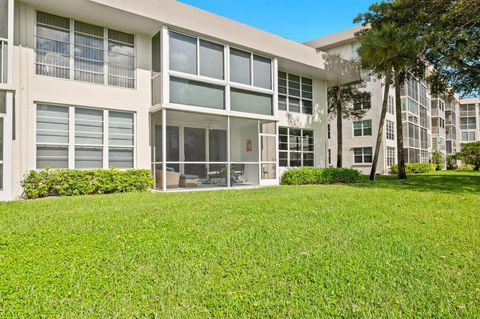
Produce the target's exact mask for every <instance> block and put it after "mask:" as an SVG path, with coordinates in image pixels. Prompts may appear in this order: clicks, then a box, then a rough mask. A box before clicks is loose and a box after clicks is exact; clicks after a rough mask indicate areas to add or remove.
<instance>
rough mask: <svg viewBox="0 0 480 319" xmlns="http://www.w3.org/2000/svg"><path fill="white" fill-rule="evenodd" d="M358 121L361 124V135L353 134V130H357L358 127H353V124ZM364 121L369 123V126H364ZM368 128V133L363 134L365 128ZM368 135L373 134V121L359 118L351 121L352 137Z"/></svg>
mask: <svg viewBox="0 0 480 319" xmlns="http://www.w3.org/2000/svg"><path fill="white" fill-rule="evenodd" d="M356 123H360V124H361V128H360V130H361V132H362V134H361V135H355V130H358V128H357V129H356V128H355V124H356ZM365 123H370V127H365ZM368 129H370V134H365V130H368ZM368 136H373V121H372V120H359V121H353V122H352V137H353V138H358V137H368Z"/></svg>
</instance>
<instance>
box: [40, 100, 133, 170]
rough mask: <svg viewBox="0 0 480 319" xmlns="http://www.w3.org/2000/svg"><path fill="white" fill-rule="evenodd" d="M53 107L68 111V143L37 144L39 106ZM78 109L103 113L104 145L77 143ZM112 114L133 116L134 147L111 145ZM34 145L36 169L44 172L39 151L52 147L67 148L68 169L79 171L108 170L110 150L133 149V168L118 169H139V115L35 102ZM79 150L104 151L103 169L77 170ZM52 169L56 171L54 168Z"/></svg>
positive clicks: (123, 111) (112, 110) (122, 111)
mask: <svg viewBox="0 0 480 319" xmlns="http://www.w3.org/2000/svg"><path fill="white" fill-rule="evenodd" d="M40 105H43V106H53V107H62V108H65V109H67V110H68V113H67V114H68V132H67V134H68V142H67V143H48V142H37V131H38V125H37V123H38V114H37V113H38V112H37V110H38V106H40ZM76 109H87V110H95V111H102V116H103V122H102V127H103V133H102V139H103V142H102V144H101V145H100V144H90V143H85V144H84V143H77V142H76V128H75V125H76V118H75V114H76V112H75V111H76ZM110 112H114V113H127V114H131V115H132V120H133V123H132V129H133V145H122V146H117V145H110V142H109V137H110V124H109V117H110ZM34 132H35V133H34V141H35V142H34V143H33V154H34V158H35V169H36V170H43V169H44V168H39V167H38V157H37V149H38V147H39V146H40V147H41V146H47V147H48V146H50V147H66V148H67V158H68V167H67V168H68V169H78V170H95V169H108V168H109V167H110V157H109V151H110V149H112V148H114V149H119V148H123V149H127V148H128V149H132V167H130V168H116V169H119V170H128V169H136V168H137V156H136V154H137V113H136V112H133V111H125V110H116V109H104V108H95V107H88V106H77V105H75V106H73V105H65V104H58V103H45V102H35V129H34ZM77 148H98V149H102V167H101V168H76V165H75V162H76V156H75V153H76V149H77ZM52 169H55V168H54V167H52Z"/></svg>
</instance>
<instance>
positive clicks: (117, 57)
mask: <svg viewBox="0 0 480 319" xmlns="http://www.w3.org/2000/svg"><path fill="white" fill-rule="evenodd" d="M72 40H73V42H72ZM35 49H36V50H35V51H36V73H37V74H39V75H46V76H52V77H57V78H63V79H74V80H77V81H82V82H90V83H97V84H107V85H111V86H117V87H124V88H134V87H135V78H136V74H135V73H136V72H135V70H136V64H135V63H136V57H135V37H134V35H132V34H128V33H124V32H120V31H115V30H111V29H108V28H104V27H100V26H96V25H92V24H87V23H84V22H80V21H75V20H72V19H68V18H63V17H59V16H55V15H52V14H48V13H44V12H37V21H36V45H35ZM107 69H108V72H107Z"/></svg>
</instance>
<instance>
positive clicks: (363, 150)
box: [352, 146, 373, 165]
mask: <svg viewBox="0 0 480 319" xmlns="http://www.w3.org/2000/svg"><path fill="white" fill-rule="evenodd" d="M368 149H370V155H366V153H365V150H368ZM355 150H362V155H361V156H362V162H357V161H356V160H355V157H356V156H357V155H355ZM352 154H353V165H371V164H372V163H373V147H371V146H362V147H354V148H352ZM367 156H371V157H372V161H370V162H366V161H365V157H367Z"/></svg>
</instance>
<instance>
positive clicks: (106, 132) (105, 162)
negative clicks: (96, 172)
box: [103, 110, 110, 169]
mask: <svg viewBox="0 0 480 319" xmlns="http://www.w3.org/2000/svg"><path fill="white" fill-rule="evenodd" d="M109 131H110V129H109V114H108V111H107V110H103V168H104V169H108V166H109V156H110V154H109V149H108V147H109V140H108V135H109Z"/></svg>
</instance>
